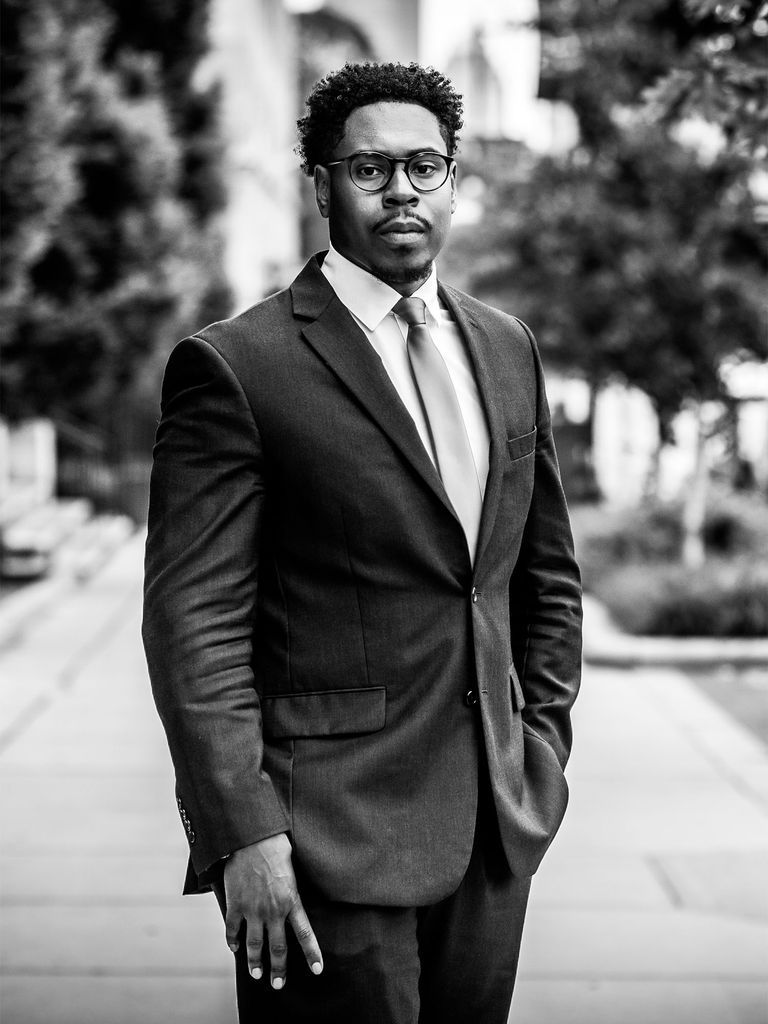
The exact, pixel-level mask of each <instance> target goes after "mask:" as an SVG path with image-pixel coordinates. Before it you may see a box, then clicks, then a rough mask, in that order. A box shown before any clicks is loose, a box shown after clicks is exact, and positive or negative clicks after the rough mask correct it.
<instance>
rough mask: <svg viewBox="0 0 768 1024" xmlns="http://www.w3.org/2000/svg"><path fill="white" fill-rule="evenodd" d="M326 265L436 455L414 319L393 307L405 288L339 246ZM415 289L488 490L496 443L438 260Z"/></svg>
mask: <svg viewBox="0 0 768 1024" xmlns="http://www.w3.org/2000/svg"><path fill="white" fill-rule="evenodd" d="M321 269H322V271H323V274H324V275H325V277H326V278H327V279H328V283H329V284H330V285H331V287H332V288H333V290H334V291H335V292H336V294H337V295H338V297H339V299H341V301H342V302H343V304H344V305H345V306H346V307H347V309H348V310H349V312H350V313H351V314H352V316H353V317H354V318H355V320H356V321H357V323H358V325H359V326H360V328H361V330H362V331H363V333H364V334H365V336H366V338H367V339H368V341H369V342H370V343H371V345H372V346H373V348H374V349H375V350H376V352H377V353H378V355H379V356H380V358H381V361H382V363H383V364H384V368H385V370H386V371H387V373H388V374H389V377H390V380H391V381H392V383H393V384H394V386H395V390H396V391H397V393H398V395H399V396H400V398H401V400H402V402H403V405H404V406H405V407H406V409H407V410H408V412H409V413H410V415H411V418H412V419H413V422H414V423H415V424H416V429H417V430H418V432H419V437H420V438H421V441H422V444H423V445H424V447H425V449H426V451H427V454H428V455H429V457H430V459H432V446H431V444H430V441H429V431H428V430H427V424H426V420H425V419H424V413H423V412H422V408H421V402H420V401H419V396H418V393H417V391H416V385H415V384H414V381H413V376H412V374H411V367H410V363H409V361H408V352H407V349H406V338H407V336H408V325H407V324H406V323H405V321H404V320H402V319H401V318H400V317H399V316H395V314H394V313H393V312H392V307H393V306H394V305H395V303H396V302H398V301H399V300H400V299H401V298H402V296H401V294H400V292H397V291H395V289H394V288H391V287H390V286H389V285H388V284H385V282H384V281H380V280H379V278H377V277H374V276H373V274H369V273H368V271H367V270H363V268H362V267H358V266H357V265H356V264H355V263H352V262H350V260H348V259H347V258H346V257H345V256H342V255H341V253H340V252H337V251H336V250H335V249H334V248H333V246H331V248H330V250H329V252H328V255H327V256H326V257H325V260H324V261H323V264H322V268H321ZM413 294H414V297H415V298H419V299H423V300H424V303H425V305H426V307H427V325H428V327H429V332H430V334H431V335H432V340H433V342H434V343H435V346H436V348H437V350H438V351H439V353H440V355H441V356H442V357H443V360H444V362H445V365H446V366H447V368H448V373H449V374H450V377H451V381H452V383H453V387H454V390H455V391H456V397H457V399H458V401H459V408H460V410H461V415H462V418H463V420H464V427H465V429H466V431H467V436H468V437H469V445H470V448H471V449H472V457H473V459H474V462H475V472H476V473H477V482H478V484H479V486H480V493H481V494H484V493H485V484H486V480H487V478H488V449H489V444H490V436H489V434H488V427H487V425H486V421H485V412H484V410H483V404H482V401H481V399H480V394H479V392H478V390H477V384H476V383H475V374H474V371H473V369H472V363H471V361H470V358H469V353H468V352H467V350H466V346H465V343H464V339H463V338H462V336H461V331H460V330H459V327H458V325H457V323H456V321H455V320H453V318H452V317H451V314H450V312H449V311H448V310H447V309H445V308H444V307H443V306H441V305H440V302H439V300H438V295H437V272H436V270H435V268H434V266H433V267H432V273H431V274H430V275H429V277H428V278H427V280H426V281H425V282H424V284H423V285H421V287H420V288H418V289H417V290H416V291H415V292H414V293H413ZM433 462H434V459H433Z"/></svg>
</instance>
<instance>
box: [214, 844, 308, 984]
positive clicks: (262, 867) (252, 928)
mask: <svg viewBox="0 0 768 1024" xmlns="http://www.w3.org/2000/svg"><path fill="white" fill-rule="evenodd" d="M224 891H225V894H226V899H227V916H226V929H227V945H228V946H229V948H230V949H231V950H232V952H233V953H234V952H236V951H237V949H238V948H239V945H240V943H239V939H238V935H239V932H240V929H241V927H242V924H243V921H245V925H246V950H247V954H248V970H249V971H250V972H251V976H252V977H253V978H257V979H258V978H260V977H261V976H262V974H263V971H264V968H263V962H262V956H263V950H264V941H265V938H264V930H265V929H266V932H267V942H268V945H269V976H270V981H271V983H272V987H273V988H276V989H280V988H282V987H283V986H284V985H285V978H286V966H287V963H286V961H287V954H288V946H287V943H286V938H285V922H286V919H287V920H288V922H289V923H290V925H291V927H292V928H293V930H294V932H295V933H296V937H297V939H298V940H299V944H300V946H301V948H302V950H303V951H304V956H305V957H306V960H307V963H308V964H309V968H310V970H311V971H312V973H313V974H320V972H321V971H322V969H323V958H322V954H321V953H320V946H319V945H318V943H317V939H316V938H315V933H314V932H313V931H312V926H311V925H310V923H309V919H308V918H307V915H306V913H305V911H304V907H303V906H302V904H301V900H300V899H299V893H298V891H297V888H296V876H295V874H294V872H293V865H292V864H291V844H290V842H289V840H288V836H287V835H286V834H285V833H284V832H282V833H280V835H277V836H270V837H269V838H268V839H262V840H261V841H260V842H258V843H254V844H253V845H252V846H245V847H243V849H241V850H235V852H234V853H233V854H232V855H231V856H230V857H229V858H228V859H227V862H226V864H225V866H224Z"/></svg>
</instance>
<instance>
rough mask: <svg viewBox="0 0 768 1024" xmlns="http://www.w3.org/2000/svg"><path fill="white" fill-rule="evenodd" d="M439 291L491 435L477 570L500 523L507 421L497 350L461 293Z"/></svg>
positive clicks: (476, 563) (445, 290)
mask: <svg viewBox="0 0 768 1024" xmlns="http://www.w3.org/2000/svg"><path fill="white" fill-rule="evenodd" d="M439 290H440V296H441V298H442V299H443V301H444V302H445V304H446V305H447V306H448V308H449V309H450V310H451V313H452V314H453V317H454V319H455V320H456V323H457V324H458V325H459V329H460V330H461V333H462V335H463V336H464V339H465V340H466V342H467V346H468V349H469V354H470V357H471V359H472V364H473V368H474V371H475V380H476V382H477V387H478V390H479V392H480V397H481V400H482V402H483V406H484V408H485V415H486V421H487V424H488V432H489V434H490V452H489V466H488V480H487V482H486V485H485V496H484V498H483V511H482V515H481V517H480V534H479V537H478V541H477V553H476V555H475V566H477V565H479V564H480V559H481V558H482V556H483V551H484V550H485V547H486V545H487V543H488V540H489V538H490V536H491V533H492V532H493V525H494V523H495V521H496V512H497V510H498V506H499V498H500V497H501V482H502V478H503V475H504V464H505V459H506V451H507V435H506V427H505V421H504V416H503V413H502V409H501V405H500V403H499V396H498V391H497V388H496V385H495V381H497V380H498V379H499V375H498V373H496V372H495V369H494V364H493V355H494V349H493V345H492V342H491V338H490V336H489V335H488V332H487V331H486V329H485V328H484V327H483V325H482V324H481V323H479V322H478V321H477V320H476V319H475V318H474V317H473V315H472V314H471V313H470V312H469V311H468V310H467V309H465V307H464V305H463V303H462V301H461V295H460V294H459V293H457V292H455V291H454V290H453V289H452V288H450V287H448V286H446V285H442V284H441V285H440V289H439Z"/></svg>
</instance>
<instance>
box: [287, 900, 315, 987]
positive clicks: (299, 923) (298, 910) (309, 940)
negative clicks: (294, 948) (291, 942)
mask: <svg viewBox="0 0 768 1024" xmlns="http://www.w3.org/2000/svg"><path fill="white" fill-rule="evenodd" d="M288 920H289V921H290V922H291V927H292V928H293V930H294V932H295V933H296V938H297V939H298V940H299V945H300V946H301V948H302V951H303V953H304V956H305V958H306V961H307V963H308V964H309V969H310V971H312V973H313V974H320V973H322V970H323V955H322V953H321V952H320V944H319V943H318V941H317V938H316V936H315V933H314V932H313V931H312V925H311V924H310V923H309V918H308V917H307V914H306V911H305V910H304V907H303V906H302V903H301V900H300V899H297V900H296V902H295V903H294V905H293V909H292V910H291V912H290V914H289V915H288Z"/></svg>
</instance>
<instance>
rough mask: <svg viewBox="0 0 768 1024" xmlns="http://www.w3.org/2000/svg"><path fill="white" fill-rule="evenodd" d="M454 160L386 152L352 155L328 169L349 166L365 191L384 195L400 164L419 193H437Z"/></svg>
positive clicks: (437, 156) (431, 154) (332, 163)
mask: <svg viewBox="0 0 768 1024" xmlns="http://www.w3.org/2000/svg"><path fill="white" fill-rule="evenodd" d="M453 163H454V161H453V160H452V159H451V158H450V157H447V156H443V155H442V154H441V153H431V152H426V153H415V154H414V155H413V156H385V155H384V153H352V154H351V156H345V157H343V159H341V160H329V161H328V163H326V164H324V165H323V166H325V167H335V166H336V165H337V164H346V165H347V170H348V171H349V176H350V178H351V179H352V181H353V183H354V184H355V185H357V187H358V188H360V189H362V190H363V192H382V191H383V190H384V189H385V188H386V187H387V185H388V184H389V183H390V181H392V178H393V176H394V173H395V168H396V167H397V165H398V164H402V165H403V166H404V167H405V173H406V175H407V177H408V181H410V183H411V185H413V187H414V188H415V189H416V191H417V192H435V191H437V189H439V188H440V186H441V185H444V184H445V182H446V181H447V180H448V175H449V174H450V171H451V167H452V166H453Z"/></svg>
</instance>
